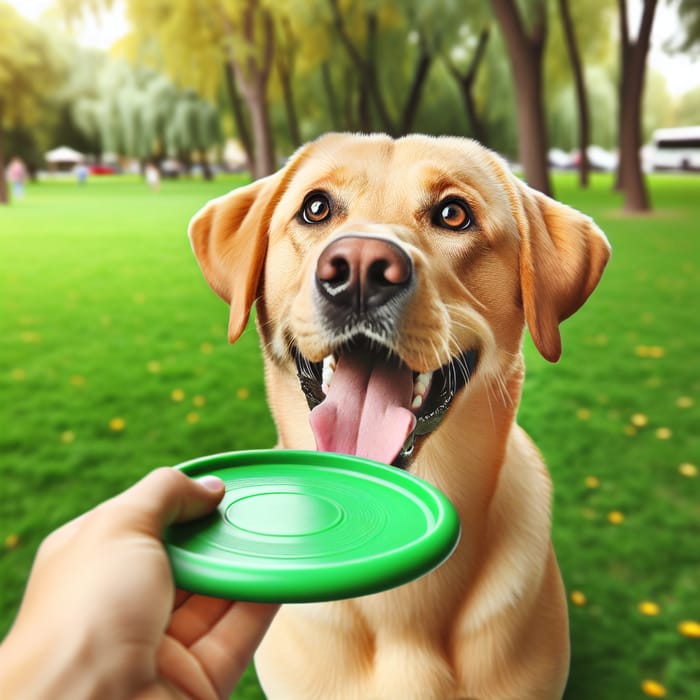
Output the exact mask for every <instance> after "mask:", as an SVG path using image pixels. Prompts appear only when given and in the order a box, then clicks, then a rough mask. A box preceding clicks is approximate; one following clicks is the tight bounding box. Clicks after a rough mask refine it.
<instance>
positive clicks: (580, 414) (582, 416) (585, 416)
mask: <svg viewBox="0 0 700 700" xmlns="http://www.w3.org/2000/svg"><path fill="white" fill-rule="evenodd" d="M576 417H577V418H578V419H579V420H589V419H590V417H591V409H590V408H579V409H578V411H576Z"/></svg>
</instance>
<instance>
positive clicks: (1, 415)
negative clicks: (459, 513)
mask: <svg viewBox="0 0 700 700" xmlns="http://www.w3.org/2000/svg"><path fill="white" fill-rule="evenodd" d="M328 130H353V131H383V132H387V133H390V134H392V135H394V136H400V135H401V134H404V133H408V132H415V131H419V132H424V133H431V134H456V135H463V136H470V137H475V138H478V139H479V140H481V141H482V142H483V143H485V144H486V145H487V146H489V147H491V148H493V149H495V150H497V151H499V152H500V153H501V154H503V155H504V156H505V157H506V158H507V159H508V160H509V161H510V162H511V164H512V166H513V168H514V169H515V170H516V171H517V172H518V173H519V174H521V175H522V176H523V177H524V178H525V179H526V180H527V181H528V182H529V183H530V184H531V185H532V186H534V187H537V188H538V189H540V190H542V191H545V192H548V193H550V194H552V195H553V196H555V197H557V198H558V199H561V200H562V201H565V202H567V203H569V204H571V205H572V206H575V207H577V208H579V209H581V210H582V211H584V212H586V213H587V214H590V215H592V216H593V217H594V218H595V220H596V222H597V223H598V224H599V225H600V226H601V228H603V230H605V232H606V233H607V234H608V236H609V238H610V240H611V242H612V245H613V250H614V255H613V260H612V262H611V264H610V266H609V268H608V270H607V272H606V274H605V276H604V279H603V282H602V283H601V285H600V287H599V289H598V290H597V291H596V293H595V295H594V296H593V298H592V299H591V300H590V302H589V303H588V304H587V305H586V306H585V307H584V309H583V310H581V311H580V312H579V313H577V314H576V315H575V316H574V317H573V318H572V319H571V320H569V321H567V322H566V323H565V324H564V326H563V341H564V355H563V358H562V360H561V362H560V363H559V364H558V365H556V366H551V365H549V364H548V363H546V362H545V361H544V360H543V359H542V358H541V357H540V356H539V355H538V354H537V352H536V351H535V349H534V347H533V346H532V344H531V343H530V341H529V340H527V341H526V344H525V355H526V364H527V367H528V374H527V380H526V385H525V392H524V401H523V405H522V407H521V410H520V414H519V420H520V422H521V423H522V424H523V425H524V427H525V428H526V429H527V430H528V432H529V433H530V434H531V435H532V436H533V438H534V439H535V441H536V442H537V444H538V445H539V446H540V448H541V449H542V451H543V453H544V456H545V459H546V461H547V463H548V465H549V467H550V470H551V472H552V474H553V480H554V484H555V503H554V511H555V515H554V532H553V537H554V542H555V546H556V549H557V553H558V556H559V559H560V563H561V567H562V571H563V575H564V579H565V583H566V586H567V590H568V595H569V600H570V607H571V622H572V632H571V635H572V646H573V658H572V671H571V679H570V683H569V687H568V688H567V693H566V698H567V700H584V699H586V700H627V699H632V698H637V697H645V696H646V697H668V698H677V699H684V700H693V699H696V700H697V699H698V698H700V599H699V598H698V595H697V591H698V586H699V585H700V548H699V547H698V542H699V541H700V487H699V486H698V484H699V483H700V480H699V479H698V478H697V473H698V466H697V465H698V464H699V463H700V431H698V425H699V424H700V409H699V404H698V396H699V394H700V376H699V375H698V369H697V368H698V363H697V358H698V356H700V325H699V324H698V323H697V310H698V308H700V235H699V229H698V221H700V173H698V172H695V171H694V170H696V169H697V170H700V160H699V158H700V134H698V130H700V3H698V2H697V0H658V1H657V0H578V1H577V2H573V0H518V1H514V0H461V1H458V0H434V1H431V2H407V1H406V0H388V1H386V2H379V1H376V0H352V2H350V1H347V0H303V1H302V0H276V1H274V2H273V1H268V0H172V1H171V2H167V1H166V0H148V1H147V2H138V1H137V0H37V1H36V2H31V1H26V2H24V1H17V2H7V1H6V0H0V396H1V400H0V635H2V634H4V632H5V631H6V630H7V629H8V627H9V625H10V624H11V622H12V619H13V617H14V614H15V612H16V609H17V604H18V602H19V600H20V598H21V594H22V590H23V586H24V582H25V580H26V576H27V574H28V571H29V567H30V565H31V560H32V557H33V555H34V552H35V551H36V547H37V546H38V544H39V542H40V541H41V539H42V538H43V537H44V536H45V535H46V534H47V533H48V532H49V531H50V530H51V529H53V528H55V527H56V526H58V525H59V524H61V523H62V522H65V521H66V520H67V519H69V518H72V517H74V516H75V515H77V514H78V513H80V512H82V511H84V510H85V509H87V508H89V507H91V506H93V505H94V504H96V503H98V502H99V501H101V500H104V499H105V498H108V497H109V496H111V495H113V494H114V493H116V492H117V491H119V490H121V489H123V488H125V487H126V486H127V485H129V484H130V483H133V481H134V480H136V479H137V478H139V477H140V476H142V475H143V474H144V473H146V472H147V471H148V470H150V469H151V468H153V467H154V466H157V465H160V464H175V463H177V462H181V461H184V460H186V459H189V458H192V457H195V456H198V455H202V454H208V453H214V452H220V451H227V450H235V449H250V448H256V447H268V446H271V445H273V444H274V441H275V433H274V426H273V425H272V423H271V421H270V418H269V414H268V411H267V407H266V404H265V396H264V387H263V378H262V366H261V360H260V353H259V349H258V340H257V337H256V334H255V330H254V327H253V326H252V325H251V327H250V328H249V329H248V330H247V332H246V333H245V334H244V335H243V336H242V338H241V340H240V341H239V342H238V343H236V345H235V346H233V347H230V346H228V345H227V343H226V309H225V307H224V306H223V304H222V303H221V302H220V300H218V299H217V298H216V297H215V295H214V294H213V293H212V292H211V291H210V290H209V289H208V288H207V286H206V284H205V283H204V281H203V280H202V278H201V275H200V273H199V270H198V268H197V265H196V263H195V261H194V259H193V257H192V255H191V252H190V250H189V246H188V242H187V239H186V226H187V222H188V221H189V219H190V217H191V216H192V215H193V214H194V212H196V211H197V210H198V209H199V208H200V207H201V206H202V205H203V204H204V203H205V202H206V201H207V200H209V199H211V198H212V197H216V196H219V195H221V194H223V193H225V192H227V191H229V190H230V189H232V188H234V187H238V186H240V185H242V184H245V183H247V182H249V181H250V179H251V178H254V177H259V176H261V175H264V174H267V173H269V172H271V171H272V170H274V169H276V168H277V167H278V166H279V165H280V164H281V163H283V162H284V160H285V159H286V158H287V157H288V156H289V155H290V154H291V153H292V152H293V150H294V149H295V148H296V147H297V146H298V145H299V144H301V143H302V142H304V141H307V140H309V139H312V138H314V137H316V136H317V135H319V134H321V133H323V132H325V131H328ZM18 163H19V164H20V165H21V168H22V169H23V171H22V172H23V176H22V178H21V182H18V180H17V178H16V177H15V176H16V174H17V173H18V172H19V170H18V165H17V164H18ZM312 662H313V660H312ZM235 697H236V698H240V699H241V700H243V699H248V700H253V699H254V698H261V697H262V696H261V693H260V690H259V688H258V686H257V682H256V679H255V675H254V672H253V670H252V669H251V670H250V672H249V673H248V675H247V676H246V678H245V680H244V682H243V683H242V684H241V686H240V688H239V689H238V690H237V692H236V694H235ZM397 700H398V699H397Z"/></svg>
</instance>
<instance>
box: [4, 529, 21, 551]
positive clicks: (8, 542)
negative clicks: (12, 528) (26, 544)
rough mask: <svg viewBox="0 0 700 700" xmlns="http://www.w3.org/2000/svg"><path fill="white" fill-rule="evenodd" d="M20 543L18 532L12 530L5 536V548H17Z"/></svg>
mask: <svg viewBox="0 0 700 700" xmlns="http://www.w3.org/2000/svg"><path fill="white" fill-rule="evenodd" d="M18 544H19V535H18V534H17V533H16V532H11V533H10V534H9V535H8V536H7V537H5V549H15V548H16V547H17V545H18Z"/></svg>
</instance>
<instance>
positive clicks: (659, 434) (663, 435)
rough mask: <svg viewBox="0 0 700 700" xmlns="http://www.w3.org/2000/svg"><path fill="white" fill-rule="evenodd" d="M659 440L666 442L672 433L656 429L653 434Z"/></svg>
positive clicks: (663, 429) (668, 430) (668, 429)
mask: <svg viewBox="0 0 700 700" xmlns="http://www.w3.org/2000/svg"><path fill="white" fill-rule="evenodd" d="M654 435H656V437H657V438H658V439H659V440H668V439H669V438H670V437H671V435H673V433H672V432H671V429H670V428H657V429H656V432H655V433H654Z"/></svg>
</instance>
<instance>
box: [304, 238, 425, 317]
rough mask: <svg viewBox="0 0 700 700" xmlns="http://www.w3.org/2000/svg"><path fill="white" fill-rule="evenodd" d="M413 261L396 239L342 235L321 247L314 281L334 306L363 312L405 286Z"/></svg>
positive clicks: (410, 280)
mask: <svg viewBox="0 0 700 700" xmlns="http://www.w3.org/2000/svg"><path fill="white" fill-rule="evenodd" d="M412 279H413V263H412V262H411V259H410V257H409V256H408V254H407V253H406V252H404V251H403V250H402V249H401V248H400V247H399V246H398V245H397V244H396V243H393V242H392V241H388V240H385V239H382V238H372V237H368V236H343V237H341V238H338V239H336V240H335V241H333V242H332V243H330V244H329V245H328V246H326V248H325V249H324V250H323V252H322V253H321V255H320V256H319V258H318V262H317V265H316V285H317V287H318V289H319V290H320V292H321V294H322V295H323V296H324V297H325V298H326V299H328V300H329V301H330V302H331V303H332V304H334V305H335V306H337V307H341V308H345V309H352V310H353V311H356V312H364V311H367V310H372V309H376V308H378V307H380V306H383V305H384V304H386V303H387V302H388V301H389V300H391V299H393V298H394V297H395V296H396V295H397V294H399V293H400V292H402V291H404V290H406V289H407V288H408V287H409V286H410V284H411V282H412Z"/></svg>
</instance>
